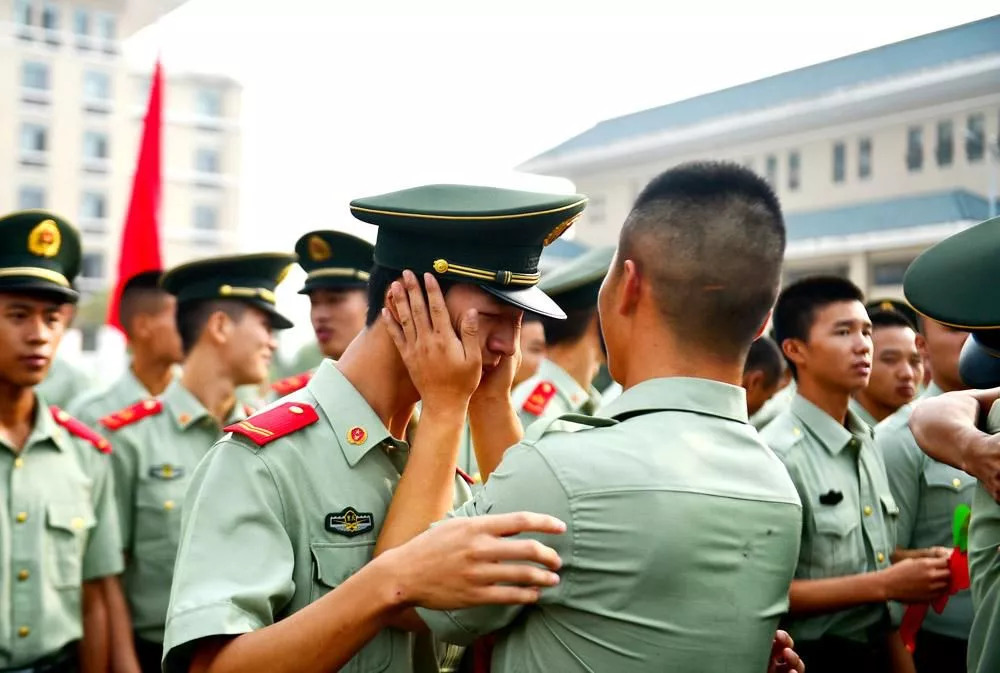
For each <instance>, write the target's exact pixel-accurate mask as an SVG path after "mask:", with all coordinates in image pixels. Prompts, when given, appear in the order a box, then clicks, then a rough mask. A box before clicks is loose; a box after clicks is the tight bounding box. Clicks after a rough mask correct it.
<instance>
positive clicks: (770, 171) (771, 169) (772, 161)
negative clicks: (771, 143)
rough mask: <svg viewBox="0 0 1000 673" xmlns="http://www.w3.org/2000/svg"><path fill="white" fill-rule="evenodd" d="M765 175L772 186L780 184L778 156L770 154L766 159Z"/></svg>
mask: <svg viewBox="0 0 1000 673" xmlns="http://www.w3.org/2000/svg"><path fill="white" fill-rule="evenodd" d="M764 177H765V178H766V179H767V181H768V182H770V183H771V186H772V187H773V186H775V185H777V184H778V158H777V157H776V156H774V155H773V154H768V155H767V159H765V161H764Z"/></svg>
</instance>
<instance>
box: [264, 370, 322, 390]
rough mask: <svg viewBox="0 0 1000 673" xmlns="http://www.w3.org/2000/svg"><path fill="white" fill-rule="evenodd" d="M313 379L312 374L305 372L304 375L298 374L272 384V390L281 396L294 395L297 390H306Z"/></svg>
mask: <svg viewBox="0 0 1000 673" xmlns="http://www.w3.org/2000/svg"><path fill="white" fill-rule="evenodd" d="M311 378H312V372H304V373H302V374H296V375H295V376H289V377H288V378H287V379H281V380H280V381H275V382H274V383H272V384H271V390H273V391H274V392H276V393H278V394H279V395H288V394H290V393H294V392H295V391H296V390H301V389H302V388H305V387H306V384H307V383H309V379H311Z"/></svg>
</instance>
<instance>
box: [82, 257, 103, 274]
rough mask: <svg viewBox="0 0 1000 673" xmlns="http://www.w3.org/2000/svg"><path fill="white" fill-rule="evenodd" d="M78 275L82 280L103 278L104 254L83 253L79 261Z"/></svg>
mask: <svg viewBox="0 0 1000 673" xmlns="http://www.w3.org/2000/svg"><path fill="white" fill-rule="evenodd" d="M80 275H81V276H82V277H84V278H103V277H104V253H102V252H85V253H83V258H82V259H81V260H80Z"/></svg>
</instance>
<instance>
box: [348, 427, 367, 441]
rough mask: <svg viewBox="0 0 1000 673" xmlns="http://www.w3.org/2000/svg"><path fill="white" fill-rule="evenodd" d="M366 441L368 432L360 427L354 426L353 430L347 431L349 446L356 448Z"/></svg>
mask: <svg viewBox="0 0 1000 673" xmlns="http://www.w3.org/2000/svg"><path fill="white" fill-rule="evenodd" d="M367 439H368V431H367V430H365V429H364V428H362V427H361V426H360V425H355V426H354V427H353V428H351V429H350V430H348V431H347V441H348V442H349V443H351V444H354V445H355V446H357V445H358V444H364V443H365V440H367Z"/></svg>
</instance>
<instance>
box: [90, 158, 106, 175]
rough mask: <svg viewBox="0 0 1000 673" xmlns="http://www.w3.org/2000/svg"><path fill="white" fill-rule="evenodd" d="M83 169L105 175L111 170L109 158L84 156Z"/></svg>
mask: <svg viewBox="0 0 1000 673" xmlns="http://www.w3.org/2000/svg"><path fill="white" fill-rule="evenodd" d="M83 171H84V172H85V173H93V174H96V175H105V174H107V173H110V172H111V159H109V158H107V157H84V158H83Z"/></svg>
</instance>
